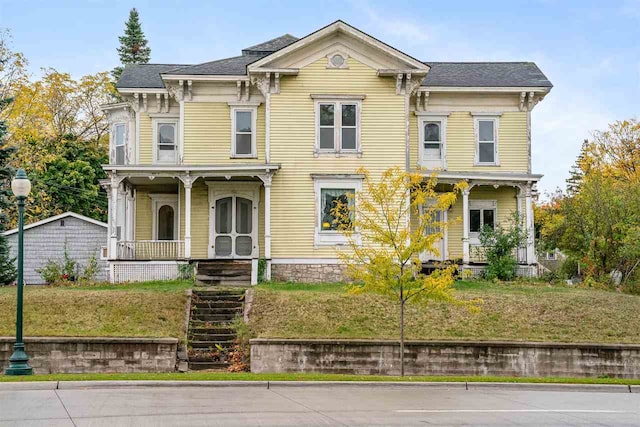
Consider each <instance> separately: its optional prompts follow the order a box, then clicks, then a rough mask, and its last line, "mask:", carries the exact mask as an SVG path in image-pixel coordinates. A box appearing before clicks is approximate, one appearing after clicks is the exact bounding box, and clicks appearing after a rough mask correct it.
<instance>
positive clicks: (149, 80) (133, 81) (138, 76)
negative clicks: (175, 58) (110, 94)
mask: <svg viewBox="0 0 640 427" xmlns="http://www.w3.org/2000/svg"><path fill="white" fill-rule="evenodd" d="M185 66H186V65H184V64H129V65H127V66H125V67H124V70H123V71H122V74H121V75H120V78H119V79H118V83H116V87H117V88H118V89H121V88H143V89H156V88H163V87H164V83H163V82H162V77H160V74H161V73H164V72H167V71H169V70H172V69H174V68H177V67H185Z"/></svg>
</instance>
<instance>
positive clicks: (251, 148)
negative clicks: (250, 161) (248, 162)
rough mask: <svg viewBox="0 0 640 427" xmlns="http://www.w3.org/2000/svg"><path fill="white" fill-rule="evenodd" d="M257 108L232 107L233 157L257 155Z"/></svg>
mask: <svg viewBox="0 0 640 427" xmlns="http://www.w3.org/2000/svg"><path fill="white" fill-rule="evenodd" d="M256 114H257V110H256V109H255V108H232V109H231V121H232V135H231V138H232V142H231V157H240V158H243V157H244V158H246V157H256V156H257V154H256Z"/></svg>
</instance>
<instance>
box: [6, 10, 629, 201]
mask: <svg viewBox="0 0 640 427" xmlns="http://www.w3.org/2000/svg"><path fill="white" fill-rule="evenodd" d="M465 3H466V4H465ZM131 7H137V8H138V10H139V11H140V14H141V19H142V24H143V29H144V31H145V33H146V35H147V38H148V39H149V43H150V46H151V48H152V54H151V57H152V62H160V63H163V62H164V63H167V62H169V63H198V62H204V61H209V60H213V59H217V58H223V57H226V56H233V55H238V54H239V51H240V50H241V49H242V48H243V47H247V46H250V45H252V44H256V43H259V42H261V41H264V40H268V39H270V38H273V37H275V36H278V35H281V34H283V33H291V34H293V35H295V36H298V37H301V36H304V35H306V34H308V33H310V32H312V31H314V30H316V29H318V28H320V27H322V26H324V25H326V24H328V23H330V22H332V21H334V20H336V19H343V20H345V21H347V22H349V23H350V24H352V25H354V26H356V27H358V28H360V29H361V30H363V31H365V32H367V33H369V34H371V35H373V36H375V37H377V38H379V39H381V40H383V41H385V42H387V43H389V44H391V45H393V46H395V47H397V48H398V49H400V50H402V51H404V52H407V53H409V54H411V55H412V56H414V57H417V58H420V59H422V60H425V61H515V60H529V61H535V62H536V63H537V64H538V65H539V66H540V68H541V69H542V70H543V71H544V72H545V74H546V75H547V76H548V77H549V79H550V80H551V81H552V82H553V84H554V85H555V87H554V89H553V90H552V92H551V94H550V95H548V96H547V98H546V99H545V100H544V101H543V102H542V103H540V104H538V106H537V107H536V109H535V110H534V112H533V128H532V137H533V170H534V172H537V173H543V174H544V175H545V177H544V178H543V181H542V182H541V184H540V188H541V190H542V191H543V192H545V191H550V190H553V189H554V188H556V187H558V186H561V187H563V188H564V179H565V178H566V177H567V171H568V170H569V167H570V166H571V164H572V163H573V161H574V159H575V156H576V155H577V153H578V151H579V148H580V144H581V142H582V140H583V139H584V138H586V137H588V136H589V135H590V132H591V131H593V130H594V129H602V128H604V127H605V126H606V124H607V123H608V122H611V121H613V120H616V119H625V118H632V117H636V118H637V117H638V116H639V115H640V109H639V108H638V107H639V106H640V48H639V47H638V46H640V0H621V1H614V0H610V1H591V2H590V1H562V0H529V1H514V0H512V1H501V2H493V1H488V0H487V1H483V2H478V1H469V2H465V1H461V0H456V1H450V2H446V1H441V0H438V1H428V0H421V1H414V2H402V1H394V2H389V1H380V2H376V1H365V0H361V1H360V0H353V1H319V0H318V1H315V2H311V1H300V0H297V1H277V0H272V1H256V2H229V1H223V2H215V1H198V0H190V1H189V2H179V1H160V0H155V1H136V2H131V1H118V0H109V1H103V0H91V1H85V2H81V1H61V0H56V1H28V0H22V1H18V0H0V28H2V27H4V28H10V29H11V31H12V33H13V39H14V40H13V41H14V49H15V50H18V51H22V52H23V53H24V54H25V55H26V56H27V58H28V59H29V61H30V69H31V71H32V72H33V74H34V76H38V75H39V73H40V69H41V68H42V67H53V68H56V69H58V70H59V71H66V72H69V73H71V74H72V75H74V76H76V77H79V76H81V75H83V74H87V73H95V72H98V71H103V70H110V69H112V68H113V67H114V66H115V65H117V63H118V57H117V54H116V50H115V49H116V47H117V45H118V40H117V37H118V36H119V35H121V33H122V31H123V28H124V21H125V20H126V18H127V15H128V11H129V9H130V8H131Z"/></svg>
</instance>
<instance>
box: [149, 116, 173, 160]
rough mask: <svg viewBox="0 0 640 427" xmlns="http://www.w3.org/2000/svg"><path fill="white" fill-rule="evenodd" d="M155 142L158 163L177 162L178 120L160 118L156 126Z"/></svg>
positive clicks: (155, 155) (155, 156)
mask: <svg viewBox="0 0 640 427" xmlns="http://www.w3.org/2000/svg"><path fill="white" fill-rule="evenodd" d="M154 142H155V144H154V146H155V147H154V151H155V154H154V158H155V161H156V163H176V162H177V160H178V120H176V119H158V120H157V121H156V122H155V127H154Z"/></svg>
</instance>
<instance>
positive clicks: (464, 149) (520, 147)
mask: <svg viewBox="0 0 640 427" xmlns="http://www.w3.org/2000/svg"><path fill="white" fill-rule="evenodd" d="M409 120H410V141H411V166H412V167H415V166H416V165H417V164H418V150H419V149H420V142H419V141H418V139H419V137H418V135H419V133H418V132H419V130H418V117H416V116H415V114H411V116H410V119H409ZM473 122H474V118H473V116H472V115H471V114H470V113H468V112H459V111H458V112H452V113H451V114H450V115H449V117H448V118H447V136H446V151H447V170H450V171H472V170H476V171H487V172H488V171H494V172H497V171H501V172H527V169H528V163H529V154H528V148H527V113H526V112H504V113H503V114H502V116H501V117H500V118H499V128H498V158H499V160H500V165H499V166H474V160H475V150H476V140H475V133H474V125H473Z"/></svg>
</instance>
